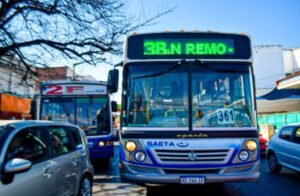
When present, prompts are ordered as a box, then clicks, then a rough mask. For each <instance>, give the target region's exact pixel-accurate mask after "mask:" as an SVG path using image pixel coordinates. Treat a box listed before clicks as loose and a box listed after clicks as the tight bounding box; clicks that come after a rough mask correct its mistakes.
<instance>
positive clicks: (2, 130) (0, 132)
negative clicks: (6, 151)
mask: <svg viewBox="0 0 300 196" xmlns="http://www.w3.org/2000/svg"><path fill="white" fill-rule="evenodd" d="M12 130H14V127H12V126H10V125H2V126H0V152H2V148H3V145H4V143H5V140H6V138H7V136H8V134H9V132H11V131H12Z"/></svg>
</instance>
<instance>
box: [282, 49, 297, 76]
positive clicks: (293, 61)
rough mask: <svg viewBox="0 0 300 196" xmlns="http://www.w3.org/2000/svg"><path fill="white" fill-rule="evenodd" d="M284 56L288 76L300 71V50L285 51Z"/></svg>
mask: <svg viewBox="0 0 300 196" xmlns="http://www.w3.org/2000/svg"><path fill="white" fill-rule="evenodd" d="M283 55H284V65H285V72H286V74H292V73H294V72H297V71H300V48H296V49H284V50H283Z"/></svg>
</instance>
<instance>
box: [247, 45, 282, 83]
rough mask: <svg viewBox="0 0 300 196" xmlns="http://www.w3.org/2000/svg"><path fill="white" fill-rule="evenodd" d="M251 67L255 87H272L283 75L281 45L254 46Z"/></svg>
mask: <svg viewBox="0 0 300 196" xmlns="http://www.w3.org/2000/svg"><path fill="white" fill-rule="evenodd" d="M253 67H254V75H255V82H256V88H257V89H273V88H275V86H276V81H277V80H279V79H282V78H284V77H285V69H284V63H283V52H282V47H281V46H277V45H270V46H269V45H268V46H254V48H253Z"/></svg>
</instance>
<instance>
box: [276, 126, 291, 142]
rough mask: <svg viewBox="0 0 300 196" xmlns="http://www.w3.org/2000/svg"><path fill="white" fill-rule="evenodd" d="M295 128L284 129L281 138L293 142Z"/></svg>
mask: <svg viewBox="0 0 300 196" xmlns="http://www.w3.org/2000/svg"><path fill="white" fill-rule="evenodd" d="M292 132H293V127H284V128H282V129H281V131H280V134H279V137H280V138H281V139H284V140H291V137H292Z"/></svg>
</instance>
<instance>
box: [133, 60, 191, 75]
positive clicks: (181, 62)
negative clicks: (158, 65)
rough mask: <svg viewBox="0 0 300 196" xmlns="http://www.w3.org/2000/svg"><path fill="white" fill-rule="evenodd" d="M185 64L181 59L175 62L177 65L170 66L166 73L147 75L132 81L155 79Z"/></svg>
mask: <svg viewBox="0 0 300 196" xmlns="http://www.w3.org/2000/svg"><path fill="white" fill-rule="evenodd" d="M185 62H186V61H185V60H184V59H182V60H180V61H177V63H176V64H175V65H174V66H172V67H171V68H169V69H167V70H166V71H162V72H158V73H155V74H149V75H144V76H138V77H134V78H133V80H136V79H142V78H151V77H157V76H161V75H164V74H166V73H169V72H171V71H173V70H174V69H176V68H177V67H179V66H180V65H182V64H184V63H185Z"/></svg>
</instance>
